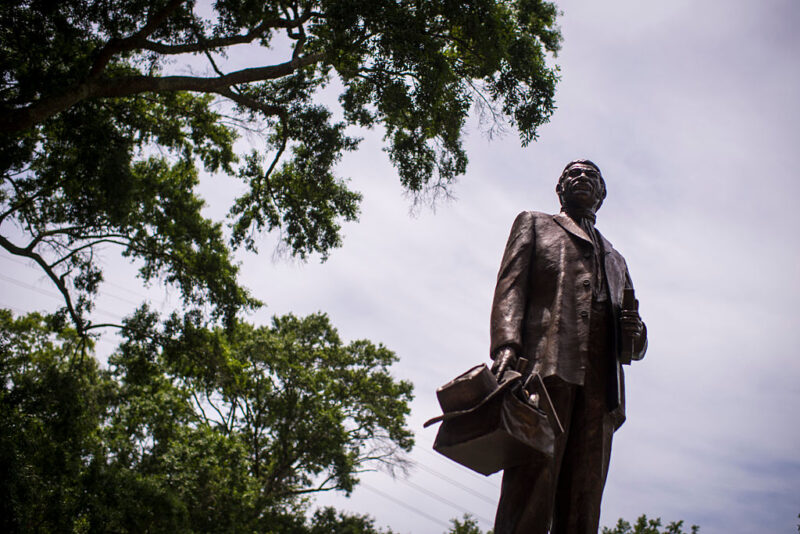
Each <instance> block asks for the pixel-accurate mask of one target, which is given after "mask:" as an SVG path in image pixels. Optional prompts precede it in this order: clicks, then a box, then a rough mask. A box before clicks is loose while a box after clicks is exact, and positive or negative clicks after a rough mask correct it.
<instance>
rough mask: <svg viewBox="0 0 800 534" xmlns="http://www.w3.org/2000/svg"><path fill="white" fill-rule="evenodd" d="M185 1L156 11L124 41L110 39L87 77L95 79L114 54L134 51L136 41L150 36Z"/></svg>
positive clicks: (177, 0) (175, 2)
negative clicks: (140, 27)
mask: <svg viewBox="0 0 800 534" xmlns="http://www.w3.org/2000/svg"><path fill="white" fill-rule="evenodd" d="M184 1H185V0H172V1H171V2H170V3H169V4H167V5H166V6H164V9H162V10H161V11H157V12H156V14H155V15H153V16H152V17H151V18H150V20H148V21H147V23H146V24H145V25H144V26H142V29H140V30H139V31H138V32H136V33H134V34H133V35H131V36H130V37H126V38H125V39H111V40H109V41H108V42H107V43H106V45H105V46H104V47H103V48H101V49H100V53H99V54H98V56H97V59H95V61H94V64H93V65H92V69H91V70H90V71H89V77H90V78H95V77H97V76H99V75H100V74H101V73H102V72H103V69H105V68H106V65H108V62H109V61H111V58H112V57H114V54H117V53H119V52H123V51H125V50H135V49H136V48H137V46H136V44H135V43H137V42H138V41H142V40H145V38H146V37H147V36H148V35H150V34H152V33H153V32H154V31H156V29H157V28H158V27H159V26H161V24H162V23H163V22H164V21H166V20H167V18H169V16H170V15H172V13H173V12H174V11H175V10H176V9H178V7H180V5H181V4H182V3H183V2H184Z"/></svg>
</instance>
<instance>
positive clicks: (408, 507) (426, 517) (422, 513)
mask: <svg viewBox="0 0 800 534" xmlns="http://www.w3.org/2000/svg"><path fill="white" fill-rule="evenodd" d="M359 485H360V486H362V487H364V488H367V489H368V490H370V491H371V492H373V493H377V494H378V495H380V496H381V497H383V498H384V499H388V500H390V501H392V502H393V503H395V504H397V505H399V506H402V507H403V508H405V509H406V510H410V511H412V512H414V513H415V514H417V515H419V516H422V517H424V518H425V519H427V520H428V521H432V522H434V523H436V524H438V525H441V526H443V527H444V528H450V525H449V524H447V523H445V522H444V521H442V520H441V519H439V518H437V517H433V516H432V515H429V514H426V513H425V512H423V511H422V510H419V509H417V508H415V507H414V506H411V505H410V504H407V503H405V502H403V501H401V500H400V499H398V498H396V497H393V496H392V495H389V494H388V493H385V492H383V491H381V490H379V489H378V488H375V487H373V486H370V485H369V484H367V483H366V482H361V484H359Z"/></svg>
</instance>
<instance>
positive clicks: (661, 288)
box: [0, 0, 800, 534]
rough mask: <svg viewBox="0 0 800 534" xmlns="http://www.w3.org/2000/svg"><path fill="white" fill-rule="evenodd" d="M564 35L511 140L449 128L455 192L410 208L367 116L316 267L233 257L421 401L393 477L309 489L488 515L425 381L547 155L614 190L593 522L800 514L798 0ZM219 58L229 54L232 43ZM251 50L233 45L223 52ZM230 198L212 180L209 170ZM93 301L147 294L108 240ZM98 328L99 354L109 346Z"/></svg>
mask: <svg viewBox="0 0 800 534" xmlns="http://www.w3.org/2000/svg"><path fill="white" fill-rule="evenodd" d="M557 4H558V6H559V7H560V8H561V9H562V10H563V15H562V16H561V17H560V18H559V24H560V26H561V28H562V32H563V36H564V43H563V48H562V50H561V52H560V53H559V55H558V57H557V58H556V59H555V62H556V63H557V64H558V65H559V66H560V68H561V76H562V78H561V82H560V83H559V86H558V90H557V95H556V101H557V106H558V109H557V110H556V111H555V113H554V115H553V117H552V120H551V122H550V123H549V124H547V125H545V126H544V127H542V128H541V130H540V139H539V140H538V141H537V142H536V143H532V144H531V145H529V146H528V147H526V148H521V147H520V143H519V139H518V138H517V137H516V135H515V134H514V133H513V132H509V133H508V134H506V135H505V136H502V137H500V138H494V139H491V140H490V139H487V137H486V136H485V135H483V134H482V133H481V130H480V128H479V126H478V123H477V120H471V121H470V123H469V124H468V127H467V132H466V133H467V139H466V147H467V150H468V154H469V157H470V165H469V168H468V170H467V173H466V175H465V176H463V177H462V178H461V179H460V181H459V183H458V184H457V185H456V186H455V188H454V189H453V192H454V197H455V198H454V199H452V200H445V201H442V202H440V203H438V204H437V205H436V207H435V209H430V208H422V209H417V210H411V207H412V203H411V202H410V200H409V199H408V198H406V197H404V195H403V193H402V190H401V188H400V185H399V180H398V178H397V175H396V172H395V171H394V169H393V168H392V166H391V165H390V163H389V161H388V158H387V157H386V154H385V153H384V152H382V151H381V148H382V143H381V134H380V132H366V133H364V132H358V133H359V134H360V135H364V141H363V142H362V144H361V146H360V149H359V150H358V151H357V152H355V153H351V154H347V155H346V156H345V158H344V159H343V160H342V162H341V164H340V166H339V169H338V171H339V173H340V175H341V176H347V177H350V179H351V184H352V186H353V188H354V189H357V190H359V191H361V192H362V193H363V194H364V201H363V204H362V212H361V216H360V222H358V223H353V224H347V225H345V227H344V234H345V239H344V246H343V248H341V249H339V250H336V251H334V252H333V254H332V255H331V257H330V259H329V260H328V261H327V262H325V263H322V264H320V263H319V262H317V261H315V260H312V261H310V262H308V263H305V264H303V263H299V262H296V261H292V260H287V259H286V258H281V257H277V256H275V255H273V254H272V253H271V250H272V249H273V247H274V245H275V242H276V241H275V237H274V236H264V237H263V239H262V242H261V244H260V246H261V250H262V253H261V254H260V255H258V256H252V255H251V256H242V258H241V261H242V281H243V283H244V285H245V286H247V287H248V288H250V289H251V291H252V292H253V294H254V295H255V296H256V297H258V298H260V299H262V300H264V301H265V302H266V303H267V307H266V308H265V309H262V310H260V311H258V312H256V313H254V314H253V315H252V316H251V317H249V319H250V320H251V321H253V322H255V323H258V324H264V323H267V322H268V321H269V318H270V316H272V315H273V314H283V313H287V312H290V311H291V312H293V313H296V314H301V315H304V314H308V313H312V312H316V311H324V312H326V313H328V314H329V315H330V317H331V320H332V322H333V323H334V325H336V326H337V328H338V329H339V332H340V334H341V335H342V337H343V338H345V339H348V340H350V339H362V338H367V339H370V340H373V341H375V342H381V343H383V344H385V345H386V346H387V347H389V348H390V349H392V350H394V351H395V352H396V353H397V355H398V356H399V358H400V360H399V362H398V363H397V364H396V366H395V368H394V373H395V375H396V376H397V377H398V378H403V379H407V380H411V381H412V382H413V383H414V385H415V394H416V398H415V400H414V402H413V405H412V408H413V410H412V413H411V416H410V418H409V426H410V428H412V429H413V430H414V431H415V433H416V437H417V446H416V447H415V449H414V450H413V451H412V453H411V454H410V456H409V459H410V460H411V466H412V467H411V469H410V470H409V472H408V474H407V475H402V474H401V475H398V476H396V477H395V478H392V477H391V476H390V475H389V474H387V473H384V472H372V473H366V474H365V475H364V476H363V477H362V484H361V485H360V486H359V487H358V488H357V489H356V490H355V492H354V493H353V494H352V495H351V496H350V497H349V498H346V497H344V496H341V495H335V494H334V495H325V496H323V497H321V498H320V499H318V502H319V504H321V505H322V504H333V505H335V506H337V507H339V508H341V509H346V510H349V511H353V512H357V513H367V514H370V515H372V516H373V517H374V518H375V519H376V522H377V524H378V525H380V526H389V527H391V528H392V529H393V530H394V531H396V532H399V533H419V534H427V533H440V532H443V531H444V530H446V527H447V523H448V521H449V519H450V518H453V517H457V516H460V515H462V514H463V513H465V512H469V513H472V514H473V515H474V516H475V517H476V518H478V520H479V523H480V525H481V526H482V527H484V528H485V529H486V528H489V527H490V526H491V522H492V518H493V517H494V509H495V505H496V501H497V497H498V495H499V483H500V476H499V475H493V476H491V477H488V478H487V477H483V476H481V475H477V474H475V473H472V472H470V471H468V470H467V469H466V468H463V467H461V466H459V465H457V464H455V463H453V462H451V461H450V460H448V459H446V458H444V457H443V456H440V455H438V454H436V453H435V452H433V451H432V450H431V445H432V442H433V439H434V437H435V434H436V427H432V428H428V429H423V428H422V423H423V422H424V421H425V420H426V419H428V418H429V417H432V416H434V415H437V414H438V413H439V407H438V404H437V402H436V397H435V390H436V388H437V387H438V386H440V385H442V384H444V383H445V382H447V381H449V380H450V379H452V378H453V377H455V376H457V375H458V374H460V373H462V372H463V371H465V370H467V369H468V368H470V367H472V366H474V365H476V364H478V363H481V362H487V363H488V361H489V360H488V343H489V335H488V323H489V312H490V306H491V299H492V294H493V290H494V283H495V279H496V275H497V268H498V266H499V262H500V258H501V255H502V252H503V248H504V245H505V241H506V239H507V236H508V231H509V229H510V227H511V223H512V221H513V220H514V218H515V216H516V215H517V213H519V212H520V211H523V210H537V211H544V212H550V213H554V212H556V211H558V209H559V206H558V200H557V197H556V195H555V191H554V188H555V183H556V180H557V177H558V175H559V173H560V172H561V169H562V168H563V166H564V165H565V164H566V163H567V162H568V161H570V160H572V159H575V158H584V157H586V158H589V159H592V160H593V161H594V162H596V163H597V164H598V165H599V166H600V168H601V169H602V171H603V175H604V177H605V180H606V184H607V188H608V198H607V199H606V201H605V203H604V205H603V207H602V209H601V210H600V212H599V213H598V222H597V227H598V229H600V230H601V231H602V232H603V234H604V235H605V236H606V237H607V238H608V239H609V241H611V242H612V243H613V245H614V247H615V248H616V249H617V250H619V251H620V252H621V253H622V254H623V255H624V256H625V258H626V260H627V263H628V266H629V268H630V271H631V275H632V277H633V281H634V284H635V286H636V291H637V297H638V299H639V300H640V302H641V305H640V311H641V314H642V316H643V318H644V320H645V322H646V323H647V327H648V336H649V349H648V352H647V356H646V357H645V359H644V360H643V361H641V362H634V365H632V366H631V367H629V368H627V369H626V383H627V404H628V420H627V422H626V423H625V425H623V427H622V428H621V429H620V430H619V431H618V432H617V433H616V435H615V438H614V444H613V451H612V459H611V468H610V472H609V476H608V481H607V484H606V489H605V493H604V497H603V508H602V518H601V524H603V525H612V524H614V523H615V522H616V520H617V518H620V517H623V518H626V519H628V520H633V519H635V518H636V517H638V516H639V515H641V514H643V513H646V514H647V515H648V516H650V517H661V518H662V519H663V520H664V521H665V522H666V521H672V520H678V519H682V520H684V521H685V523H686V524H687V525H690V524H697V525H700V527H701V529H700V532H701V533H703V534H723V533H725V534H728V533H743V534H748V533H764V532H775V533H780V532H786V533H789V532H795V531H796V528H797V527H796V525H797V523H798V518H797V516H798V513H800V424H799V422H800V416H798V412H800V359H798V350H797V347H798V346H800V312H798V305H797V303H798V302H799V301H800V281H799V277H800V242H799V241H798V238H797V236H796V235H795V233H794V232H793V231H792V230H791V228H792V227H793V225H794V224H795V223H796V219H797V213H798V212H797V211H796V209H795V203H796V201H797V199H798V197H800V180H799V179H798V178H800V176H798V168H800V165H798V163H797V161H796V157H795V154H796V153H797V151H798V147H800V133H798V132H800V128H799V127H798V125H799V124H800V103H799V102H800V99H798V95H800V60H799V59H798V56H800V37H799V36H798V33H797V32H796V28H797V27H798V25H800V3H798V2H796V1H792V0H759V1H756V0H752V1H743V0H736V1H733V0H728V1H722V0H696V1H686V0H674V1H671V2H658V3H656V2H641V1H636V0H608V1H605V2H597V1H592V0H562V1H559V2H557ZM234 59H235V58H234ZM241 59H242V61H245V60H246V59H247V58H244V57H243V58H241ZM203 187H204V193H205V195H206V198H207V199H208V201H209V208H208V209H209V213H224V211H225V207H224V202H223V200H224V199H225V198H226V196H229V195H230V192H229V190H230V186H229V185H226V182H225V181H224V179H220V178H218V177H210V178H208V179H207V180H206V181H205V182H204V185H203ZM106 261H107V262H108V265H110V266H112V267H113V268H112V269H109V273H108V274H109V276H108V278H109V284H108V285H107V286H106V287H107V289H106V291H104V296H103V298H102V300H101V301H100V302H99V304H98V313H99V314H101V317H102V314H107V315H108V316H110V317H116V318H119V317H120V316H121V315H123V314H125V313H128V312H129V311H130V310H131V309H132V306H133V305H135V304H136V303H137V302H138V300H139V298H140V296H141V295H142V294H145V293H146V294H148V295H151V298H153V299H154V300H155V301H156V302H161V303H162V304H161V306H162V307H163V308H165V309H168V308H169V306H170V301H171V300H174V297H175V295H174V293H175V292H174V291H172V292H171V293H167V295H166V297H165V295H164V294H163V291H162V289H161V288H159V287H151V288H149V289H146V288H141V287H138V286H137V284H138V282H135V283H134V282H132V280H133V278H132V273H133V270H132V268H131V267H129V266H127V265H125V264H124V263H121V261H120V260H119V259H118V258H116V257H115V256H114V255H113V254H112V253H110V252H109V254H108V256H107V258H106ZM0 266H2V272H3V273H5V274H4V275H3V276H2V277H0V288H2V299H1V300H0V305H2V306H6V307H11V308H12V309H14V310H15V311H18V312H21V311H26V310H32V309H51V310H52V309H53V308H54V307H55V306H57V304H58V302H57V299H56V298H54V297H52V296H48V293H50V294H53V295H54V294H55V289H54V288H52V287H50V286H49V285H48V282H47V280H46V279H44V277H42V276H41V275H40V274H39V273H37V272H36V271H35V270H33V269H31V268H30V266H28V265H26V264H25V263H24V262H20V261H19V260H17V259H15V258H10V257H9V256H8V254H6V253H2V255H0ZM111 348H112V344H111V342H110V340H105V341H104V343H101V344H100V350H101V351H102V350H106V351H107V350H110V349H111Z"/></svg>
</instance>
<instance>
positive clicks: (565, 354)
mask: <svg viewBox="0 0 800 534" xmlns="http://www.w3.org/2000/svg"><path fill="white" fill-rule="evenodd" d="M556 192H557V193H558V197H559V199H560V200H561V213H559V214H558V215H548V214H546V213H538V212H534V211H529V212H523V213H521V214H520V215H519V216H518V217H517V219H516V220H515V221H514V225H513V227H512V228H511V235H510V236H509V239H508V244H507V245H506V249H505V253H504V255H503V261H502V264H501V266H500V272H499V274H498V276H497V287H496V289H495V294H494V303H493V304H492V316H491V356H492V359H493V360H494V364H493V365H492V371H493V372H494V373H495V374H496V375H497V377H498V379H499V378H501V377H502V375H503V373H504V372H505V371H506V369H512V368H514V367H515V366H516V365H517V361H518V359H519V358H523V357H524V358H526V359H527V360H528V361H529V362H532V363H533V371H534V372H538V373H539V374H540V375H541V376H542V377H543V378H544V383H545V385H546V386H547V390H548V392H549V394H550V397H551V399H552V402H553V405H554V406H555V410H556V412H557V414H558V416H559V419H560V421H561V424H562V426H563V427H564V433H563V434H561V435H560V436H558V437H557V438H556V443H555V454H554V457H553V459H552V460H551V461H547V462H541V461H539V462H532V463H530V464H527V465H522V466H520V467H515V468H511V469H506V470H505V472H504V474H503V486H502V493H501V496H500V503H499V505H498V508H497V517H496V519H495V527H494V532H495V534H511V533H514V534H521V533H525V534H540V533H541V534H546V533H547V532H548V529H549V532H550V533H551V534H556V533H558V534H564V533H570V534H578V533H580V534H590V533H591V534H597V530H598V525H599V522H600V500H601V498H602V494H603V486H604V485H605V481H606V475H607V473H608V464H609V459H610V456H611V439H612V437H613V434H614V431H615V430H616V429H617V428H619V427H620V425H621V424H622V423H623V421H624V420H625V394H624V382H623V373H622V366H621V363H622V362H625V363H629V362H630V360H631V359H633V360H639V359H641V358H642V357H644V353H645V350H646V348H647V330H646V328H645V325H644V323H643V322H642V320H641V318H640V317H639V313H638V311H637V308H638V306H636V305H630V304H629V305H627V306H625V307H623V295H624V294H625V293H626V291H625V290H626V289H627V290H628V292H627V293H628V295H631V292H632V289H633V286H632V283H631V278H630V274H629V273H628V268H627V266H626V264H625V259H624V258H623V257H622V255H620V253H619V252H617V251H616V250H614V248H613V247H612V246H611V243H609V242H608V241H607V240H606V239H605V237H603V236H602V235H601V234H600V232H599V231H598V230H597V229H596V228H595V226H594V223H595V213H596V212H597V210H598V208H599V207H600V205H601V204H602V203H603V199H604V198H605V196H606V186H605V181H604V180H603V177H602V175H601V173H600V169H599V168H598V167H597V165H595V164H594V163H592V162H591V161H589V160H576V161H573V162H571V163H569V164H568V165H567V166H566V168H565V169H564V172H563V173H562V174H561V177H560V178H559V181H558V185H557V186H556ZM625 300H628V301H629V300H631V299H630V298H628V299H625ZM623 347H625V351H627V352H626V353H625V351H623Z"/></svg>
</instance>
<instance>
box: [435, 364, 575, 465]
mask: <svg viewBox="0 0 800 534" xmlns="http://www.w3.org/2000/svg"><path fill="white" fill-rule="evenodd" d="M531 377H536V378H538V375H531ZM533 388H536V392H535V393H533V394H531V391H532V389H533ZM436 396H437V397H438V399H439V405H440V406H441V407H442V412H443V415H440V416H438V417H434V418H433V419H431V420H429V421H427V422H426V423H425V426H426V427H427V426H430V425H431V424H433V423H436V422H438V421H442V425H441V426H440V427H439V432H438V433H437V434H436V441H435V442H434V444H433V448H434V450H436V451H437V452H439V453H441V454H443V455H445V456H447V457H448V458H450V459H451V460H454V461H456V462H458V463H460V464H461V465H464V466H466V467H469V468H470V469H472V470H473V471H477V472H478V473H481V474H483V475H491V474H492V473H495V472H497V471H500V470H501V469H506V468H508V467H514V466H517V465H520V464H524V463H529V462H534V461H537V460H539V459H546V458H552V456H553V448H554V444H555V435H556V431H554V428H556V429H560V423H559V422H558V419H557V417H555V412H554V411H552V413H551V414H549V415H548V413H547V412H546V411H544V410H542V409H540V408H539V407H538V406H536V405H535V404H534V402H535V401H534V399H536V400H538V399H545V400H546V402H545V406H547V407H548V408H550V410H548V411H551V410H552V403H550V399H549V396H547V391H546V389H544V383H543V382H542V381H541V379H539V380H538V382H536V381H534V380H531V379H530V378H529V379H528V380H527V381H526V383H525V384H523V382H522V375H520V373H518V372H516V371H506V373H505V375H504V376H503V380H502V382H501V383H499V384H498V382H497V380H496V379H495V377H494V374H492V372H491V371H490V370H489V369H488V368H487V367H486V365H485V364H481V365H478V366H475V367H473V368H472V369H470V370H469V371H467V372H466V373H464V374H462V375H460V376H458V377H456V378H455V379H453V380H451V381H450V382H448V383H447V384H445V385H443V386H442V387H440V388H439V389H437V390H436ZM554 417H555V420H553V418H554ZM551 421H552V422H551Z"/></svg>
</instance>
